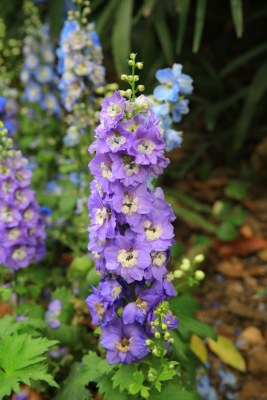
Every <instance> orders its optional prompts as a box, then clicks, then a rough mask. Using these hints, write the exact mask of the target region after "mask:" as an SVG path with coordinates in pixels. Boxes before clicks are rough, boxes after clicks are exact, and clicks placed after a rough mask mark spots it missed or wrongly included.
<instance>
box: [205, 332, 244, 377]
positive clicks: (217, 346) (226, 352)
mask: <svg viewBox="0 0 267 400" xmlns="http://www.w3.org/2000/svg"><path fill="white" fill-rule="evenodd" d="M208 345H209V348H210V350H212V351H213V353H215V354H216V355H217V356H218V357H219V358H220V359H221V360H222V361H223V362H224V363H225V364H228V365H230V366H231V367H233V368H235V369H237V370H238V371H241V372H245V371H246V362H245V359H244V358H243V356H242V354H241V353H240V352H239V351H238V350H237V348H236V347H235V345H234V344H233V343H232V342H231V340H230V339H228V338H227V337H225V336H220V335H219V336H218V339H217V341H215V340H212V339H208Z"/></svg>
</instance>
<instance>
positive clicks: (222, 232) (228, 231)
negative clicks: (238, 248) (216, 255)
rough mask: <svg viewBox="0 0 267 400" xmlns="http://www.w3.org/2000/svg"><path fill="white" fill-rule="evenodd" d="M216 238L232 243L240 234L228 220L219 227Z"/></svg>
mask: <svg viewBox="0 0 267 400" xmlns="http://www.w3.org/2000/svg"><path fill="white" fill-rule="evenodd" d="M216 236H217V238H218V239H219V240H222V241H223V242H231V241H233V240H235V239H237V238H238V236H239V232H238V229H237V228H236V226H235V225H234V224H233V223H232V222H231V221H227V220H226V221H224V222H222V223H221V225H220V226H219V227H218V230H217V234H216Z"/></svg>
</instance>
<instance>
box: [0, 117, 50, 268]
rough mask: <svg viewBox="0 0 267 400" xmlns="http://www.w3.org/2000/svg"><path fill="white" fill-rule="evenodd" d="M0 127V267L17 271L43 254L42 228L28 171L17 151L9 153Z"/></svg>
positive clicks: (39, 258)
mask: <svg viewBox="0 0 267 400" xmlns="http://www.w3.org/2000/svg"><path fill="white" fill-rule="evenodd" d="M6 135H7V129H5V128H4V125H3V124H2V123H1V124H0V264H2V265H4V266H6V267H8V268H10V269H12V270H14V271H15V270H17V269H20V268H25V267H27V266H28V265H29V264H30V263H32V262H38V261H40V260H41V259H42V258H43V257H44V255H45V237H46V234H45V226H44V221H43V218H42V217H41V215H40V210H39V205H38V203H37V201H36V200H35V193H34V191H33V190H31V189H30V183H31V172H30V171H29V170H28V168H27V160H26V159H25V158H23V156H22V154H21V152H20V151H15V150H12V147H13V143H12V140H11V139H10V138H7V137H6Z"/></svg>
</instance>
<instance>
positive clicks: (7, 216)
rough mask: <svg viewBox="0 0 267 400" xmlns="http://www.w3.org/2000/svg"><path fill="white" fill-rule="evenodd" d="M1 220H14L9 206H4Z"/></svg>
mask: <svg viewBox="0 0 267 400" xmlns="http://www.w3.org/2000/svg"><path fill="white" fill-rule="evenodd" d="M0 220H2V221H4V222H12V221H14V217H13V212H12V209H11V208H8V207H4V208H3V209H2V211H1V214H0Z"/></svg>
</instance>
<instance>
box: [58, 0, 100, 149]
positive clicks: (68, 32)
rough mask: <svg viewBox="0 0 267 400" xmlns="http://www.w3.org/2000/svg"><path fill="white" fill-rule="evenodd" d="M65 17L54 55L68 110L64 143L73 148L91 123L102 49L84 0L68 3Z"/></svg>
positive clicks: (93, 115)
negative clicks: (56, 59) (55, 55)
mask: <svg viewBox="0 0 267 400" xmlns="http://www.w3.org/2000/svg"><path fill="white" fill-rule="evenodd" d="M68 7H69V10H68V18H67V19H66V21H65V22H64V25H63V28H62V30H61V34H60V41H59V47H58V49H57V56H58V73H59V75H60V81H59V85H58V87H59V90H60V92H61V98H62V103H63V105H64V107H65V109H66V110H67V111H68V112H69V114H68V116H67V118H66V122H67V125H68V129H67V135H66V136H65V138H64V143H65V145H66V146H67V147H73V146H75V145H77V144H78V143H79V142H80V135H81V134H84V133H85V131H86V128H87V127H88V126H90V125H95V99H94V96H93V95H94V90H95V89H96V88H98V87H101V86H103V85H104V83H105V69H104V67H103V66H102V60H103V55H102V49H101V45H100V41H99V37H98V35H97V33H96V31H95V24H94V23H93V22H89V21H88V15H89V14H90V3H89V1H88V0H84V1H78V0H72V1H71V2H68Z"/></svg>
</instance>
